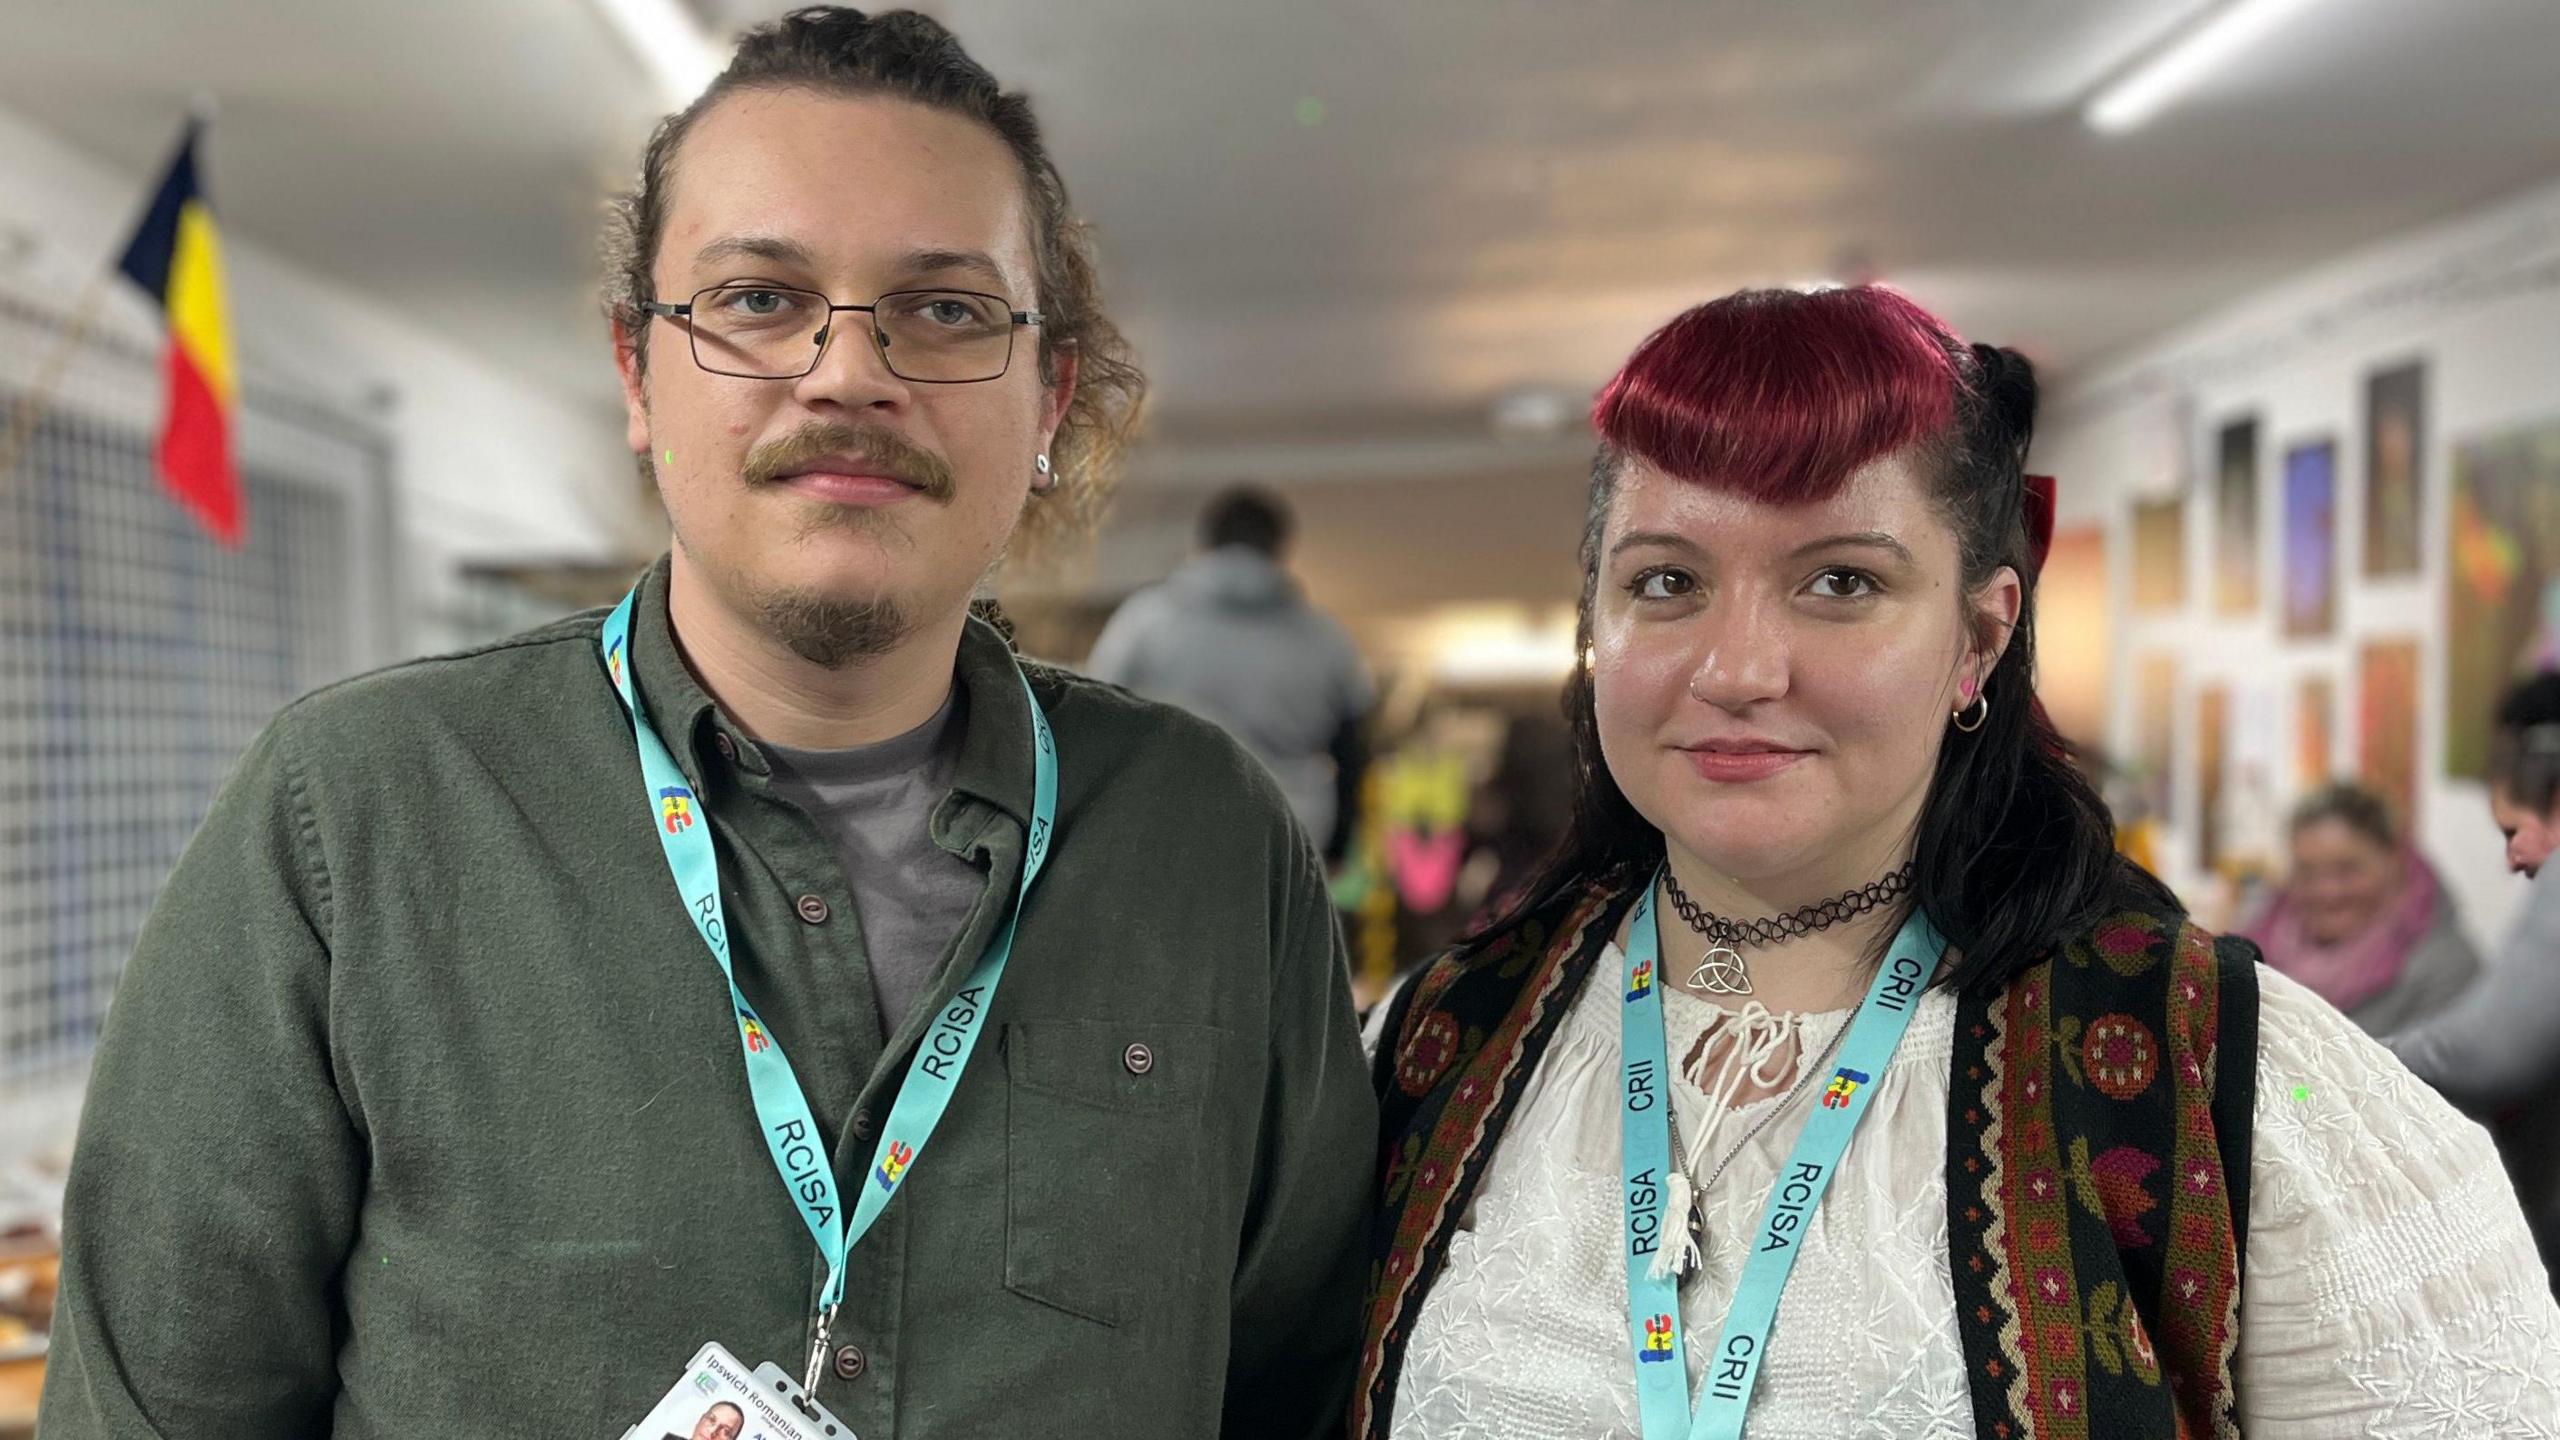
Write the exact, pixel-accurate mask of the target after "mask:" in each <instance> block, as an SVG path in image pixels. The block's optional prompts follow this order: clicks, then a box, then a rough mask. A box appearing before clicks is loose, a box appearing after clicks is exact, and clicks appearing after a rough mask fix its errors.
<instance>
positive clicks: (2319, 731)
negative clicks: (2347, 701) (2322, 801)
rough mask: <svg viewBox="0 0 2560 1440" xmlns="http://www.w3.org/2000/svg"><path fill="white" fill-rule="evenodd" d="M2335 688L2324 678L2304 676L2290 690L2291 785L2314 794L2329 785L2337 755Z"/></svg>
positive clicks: (2336, 701)
mask: <svg viewBox="0 0 2560 1440" xmlns="http://www.w3.org/2000/svg"><path fill="white" fill-rule="evenodd" d="M2337 717H2338V687H2337V685H2336V684H2335V683H2334V682H2332V681H2331V680H2330V679H2329V677H2328V676H2326V675H2305V676H2303V677H2302V679H2301V681H2300V682H2299V683H2297V684H2296V685H2295V686H2294V687H2293V784H2294V788H2295V789H2297V790H2314V789H2317V788H2319V787H2320V786H2322V785H2326V784H2328V783H2329V776H2330V774H2331V771H2332V767H2334V766H2335V765H2336V764H2337V754H2338V739H2337V735H2338V731H2337Z"/></svg>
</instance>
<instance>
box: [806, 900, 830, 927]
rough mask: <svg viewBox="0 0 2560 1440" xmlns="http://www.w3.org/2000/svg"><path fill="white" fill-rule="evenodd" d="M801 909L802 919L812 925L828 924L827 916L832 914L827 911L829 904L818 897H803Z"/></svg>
mask: <svg viewBox="0 0 2560 1440" xmlns="http://www.w3.org/2000/svg"><path fill="white" fill-rule="evenodd" d="M799 909H800V918H801V919H803V920H806V921H808V922H809V923H810V924H812V925H824V924H826V923H827V916H828V914H829V913H830V912H829V911H828V909H827V902H826V901H825V900H823V899H821V898H819V897H818V896H815V895H803V896H801V897H800V905H799Z"/></svg>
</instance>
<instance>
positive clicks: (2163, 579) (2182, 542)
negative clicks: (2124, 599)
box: [2133, 495, 2187, 613]
mask: <svg viewBox="0 0 2560 1440" xmlns="http://www.w3.org/2000/svg"><path fill="white" fill-rule="evenodd" d="M2186 603H2187V502H2186V497H2184V496H2183V495H2179V496H2172V497H2170V498H2169V499H2166V500H2137V501H2135V502H2133V608H2134V609H2135V610H2136V611H2137V612H2146V613H2147V612H2157V611H2162V610H2178V609H2182V608H2184V607H2185V605H2186Z"/></svg>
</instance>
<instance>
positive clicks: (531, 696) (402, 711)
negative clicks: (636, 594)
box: [271, 610, 620, 761]
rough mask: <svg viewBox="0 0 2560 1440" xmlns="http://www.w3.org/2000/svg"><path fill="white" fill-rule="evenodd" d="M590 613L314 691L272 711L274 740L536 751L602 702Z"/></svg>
mask: <svg viewBox="0 0 2560 1440" xmlns="http://www.w3.org/2000/svg"><path fill="white" fill-rule="evenodd" d="M605 613H606V612H604V611H602V610H587V611H581V612H579V613H577V614H574V615H567V616H563V617H562V618H560V619H558V620H555V621H552V622H550V623H548V624H545V625H541V626H538V627H536V628H534V629H531V630H527V631H524V632H522V633H521V634H517V635H511V636H508V637H507V638H505V639H503V640H493V641H490V642H488V643H486V644H482V645H475V646H472V647H470V648H469V649H464V650H456V651H452V652H449V653H446V654H440V655H427V656H421V657H419V658H416V659H412V660H403V661H400V662H398V663H396V664H392V665H387V666H384V667H383V668H381V669H379V670H371V671H367V672H365V673H364V674H361V675H354V676H350V677H348V678H347V679H344V680H340V681H336V682H334V683H332V684H329V685H324V686H322V687H321V688H319V689H317V690H314V691H312V692H311V693H310V694H308V695H305V696H303V697H302V698H301V699H299V700H296V701H294V702H293V703H292V704H290V705H287V706H286V707H285V708H284V709H283V710H281V711H279V712H278V713H277V715H276V718H275V721H274V724H273V725H272V727H271V737H272V738H273V739H275V740H277V741H279V742H281V743H283V744H285V745H287V746H289V747H290V748H291V749H293V750H294V751H295V752H296V753H298V754H303V755H310V756H316V757H324V758H325V757H330V756H335V757H339V758H353V759H364V760H391V759H396V758H406V759H408V760H410V761H415V760H416V759H418V758H419V757H420V756H421V755H422V753H431V752H433V751H436V750H439V749H443V748H446V747H449V746H451V745H453V744H455V743H456V742H460V743H462V744H464V745H465V746H467V747H469V748H472V749H475V750H477V749H480V748H482V747H483V746H484V745H486V744H502V745H503V744H506V743H509V742H513V743H517V744H524V745H530V746H534V747H539V746H541V745H543V744H544V743H545V742H546V741H549V740H557V739H563V738H566V737H565V736H563V735H562V734H561V733H560V732H561V731H562V730H563V729H564V724H565V725H566V726H567V727H568V728H575V722H574V720H573V718H572V717H577V716H580V715H582V714H583V712H586V711H589V710H599V709H600V710H602V711H604V712H606V713H608V714H610V715H611V717H612V718H613V719H614V720H616V721H619V719H620V716H619V713H618V711H617V707H615V706H613V705H611V704H610V703H609V702H608V703H606V704H603V705H601V706H599V705H597V704H596V702H597V701H598V700H599V699H602V698H603V693H604V692H605V690H606V686H607V683H608V682H607V679H606V674H605V668H604V661H603V658H602V656H600V655H599V654H598V653H597V648H596V637H597V635H598V634H599V632H600V631H601V630H602V628H603V624H604V616H605Z"/></svg>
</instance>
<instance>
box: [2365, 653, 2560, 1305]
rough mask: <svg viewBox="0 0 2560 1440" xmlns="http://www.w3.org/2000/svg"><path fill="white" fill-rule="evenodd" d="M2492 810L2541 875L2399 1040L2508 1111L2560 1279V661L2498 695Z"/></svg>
mask: <svg viewBox="0 0 2560 1440" xmlns="http://www.w3.org/2000/svg"><path fill="white" fill-rule="evenodd" d="M2488 780H2489V814H2490V818H2491V819H2493V820H2495V821H2496V822H2497V825H2498V829H2499V831H2500V833H2502V834H2504V835H2505V836H2506V838H2507V867H2508V868H2509V869H2511V870H2514V871H2515V872H2516V873H2517V874H2520V875H2523V876H2525V877H2526V878H2528V879H2530V880H2531V881H2532V882H2533V884H2532V887H2531V889H2530V890H2529V891H2528V893H2527V894H2526V897H2525V902H2524V913H2523V914H2522V915H2520V916H2518V917H2517V918H2516V922H2515V927H2514V929H2513V930H2511V931H2510V932H2509V933H2508V936H2507V940H2506V944H2505V945H2504V946H2503V947H2502V948H2501V950H2500V952H2499V955H2498V958H2497V960H2496V962H2495V963H2493V964H2491V965H2490V966H2489V968H2488V972H2487V973H2486V974H2484V975H2482V976H2481V977H2480V980H2479V982H2478V983H2476V984H2474V985H2473V986H2472V987H2471V988H2470V989H2469V990H2468V991H2466V992H2465V993H2464V994H2463V996H2462V998H2461V999H2459V1000H2456V1001H2455V1002H2454V1003H2453V1005H2452V1006H2451V1007H2450V1008H2448V1009H2446V1010H2445V1011H2444V1012H2443V1013H2442V1014H2440V1015H2438V1016H2437V1017H2436V1018H2435V1019H2434V1020H2432V1021H2430V1022H2428V1023H2427V1024H2425V1025H2422V1026H2419V1027H2418V1028H2417V1029H2415V1030H2412V1031H2408V1032H2406V1033H2403V1034H2400V1035H2396V1036H2393V1037H2391V1039H2390V1041H2389V1042H2388V1043H2389V1044H2390V1046H2391V1048H2392V1050H2393V1052H2394V1053H2396V1054H2397V1055H2399V1057H2400V1059H2401V1062H2402V1063H2404V1064H2406V1065H2407V1066H2408V1067H2409V1068H2410V1069H2411V1070H2412V1071H2415V1072H2416V1073H2417V1075H2418V1077H2419V1078H2420V1079H2422V1080H2425V1081H2426V1082H2427V1083H2428V1084H2430V1085H2433V1086H2435V1087H2436V1088H2437V1089H2438V1090H2441V1091H2443V1092H2444V1095H2445V1098H2446V1099H2448V1100H2451V1101H2452V1102H2453V1103H2454V1104H2456V1105H2459V1106H2461V1107H2462V1108H2463V1109H2465V1110H2468V1111H2471V1112H2472V1113H2473V1114H2476V1115H2482V1116H2486V1117H2490V1118H2492V1119H2493V1120H2495V1121H2496V1122H2497V1123H2496V1124H2495V1126H2494V1128H2495V1130H2496V1131H2497V1135H2498V1143H2499V1148H2500V1149H2501V1150H2502V1151H2504V1153H2505V1155H2506V1160H2507V1168H2508V1170H2509V1171H2510V1172H2511V1173H2512V1174H2513V1175H2514V1177H2515V1182H2516V1194H2517V1199H2518V1200H2520V1201H2521V1202H2522V1203H2523V1205H2524V1213H2525V1219H2526V1220H2527V1221H2528V1222H2530V1223H2531V1224H2532V1226H2533V1230H2534V1238H2535V1240H2536V1241H2537V1242H2538V1243H2539V1244H2540V1245H2541V1247H2542V1259H2543V1264H2544V1266H2545V1267H2546V1268H2548V1269H2550V1270H2551V1271H2552V1272H2553V1279H2554V1285H2555V1288H2556V1289H2560V1144H2554V1141H2555V1140H2560V865H2554V864H2552V863H2551V858H2552V856H2553V854H2554V853H2555V852H2560V671H2545V672H2543V673H2542V674H2540V675H2536V676H2534V677H2533V678H2531V679H2529V680H2525V681H2522V682H2520V683H2519V684H2517V685H2516V686H2515V688H2513V689H2512V690H2510V691H2508V692H2507V695H2506V697H2505V699H2504V700H2502V701H2501V702H2500V703H2499V706H2498V719H2497V730H2496V734H2495V736H2494V738H2493V740H2492V742H2491V744H2490V748H2489V774H2488Z"/></svg>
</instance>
